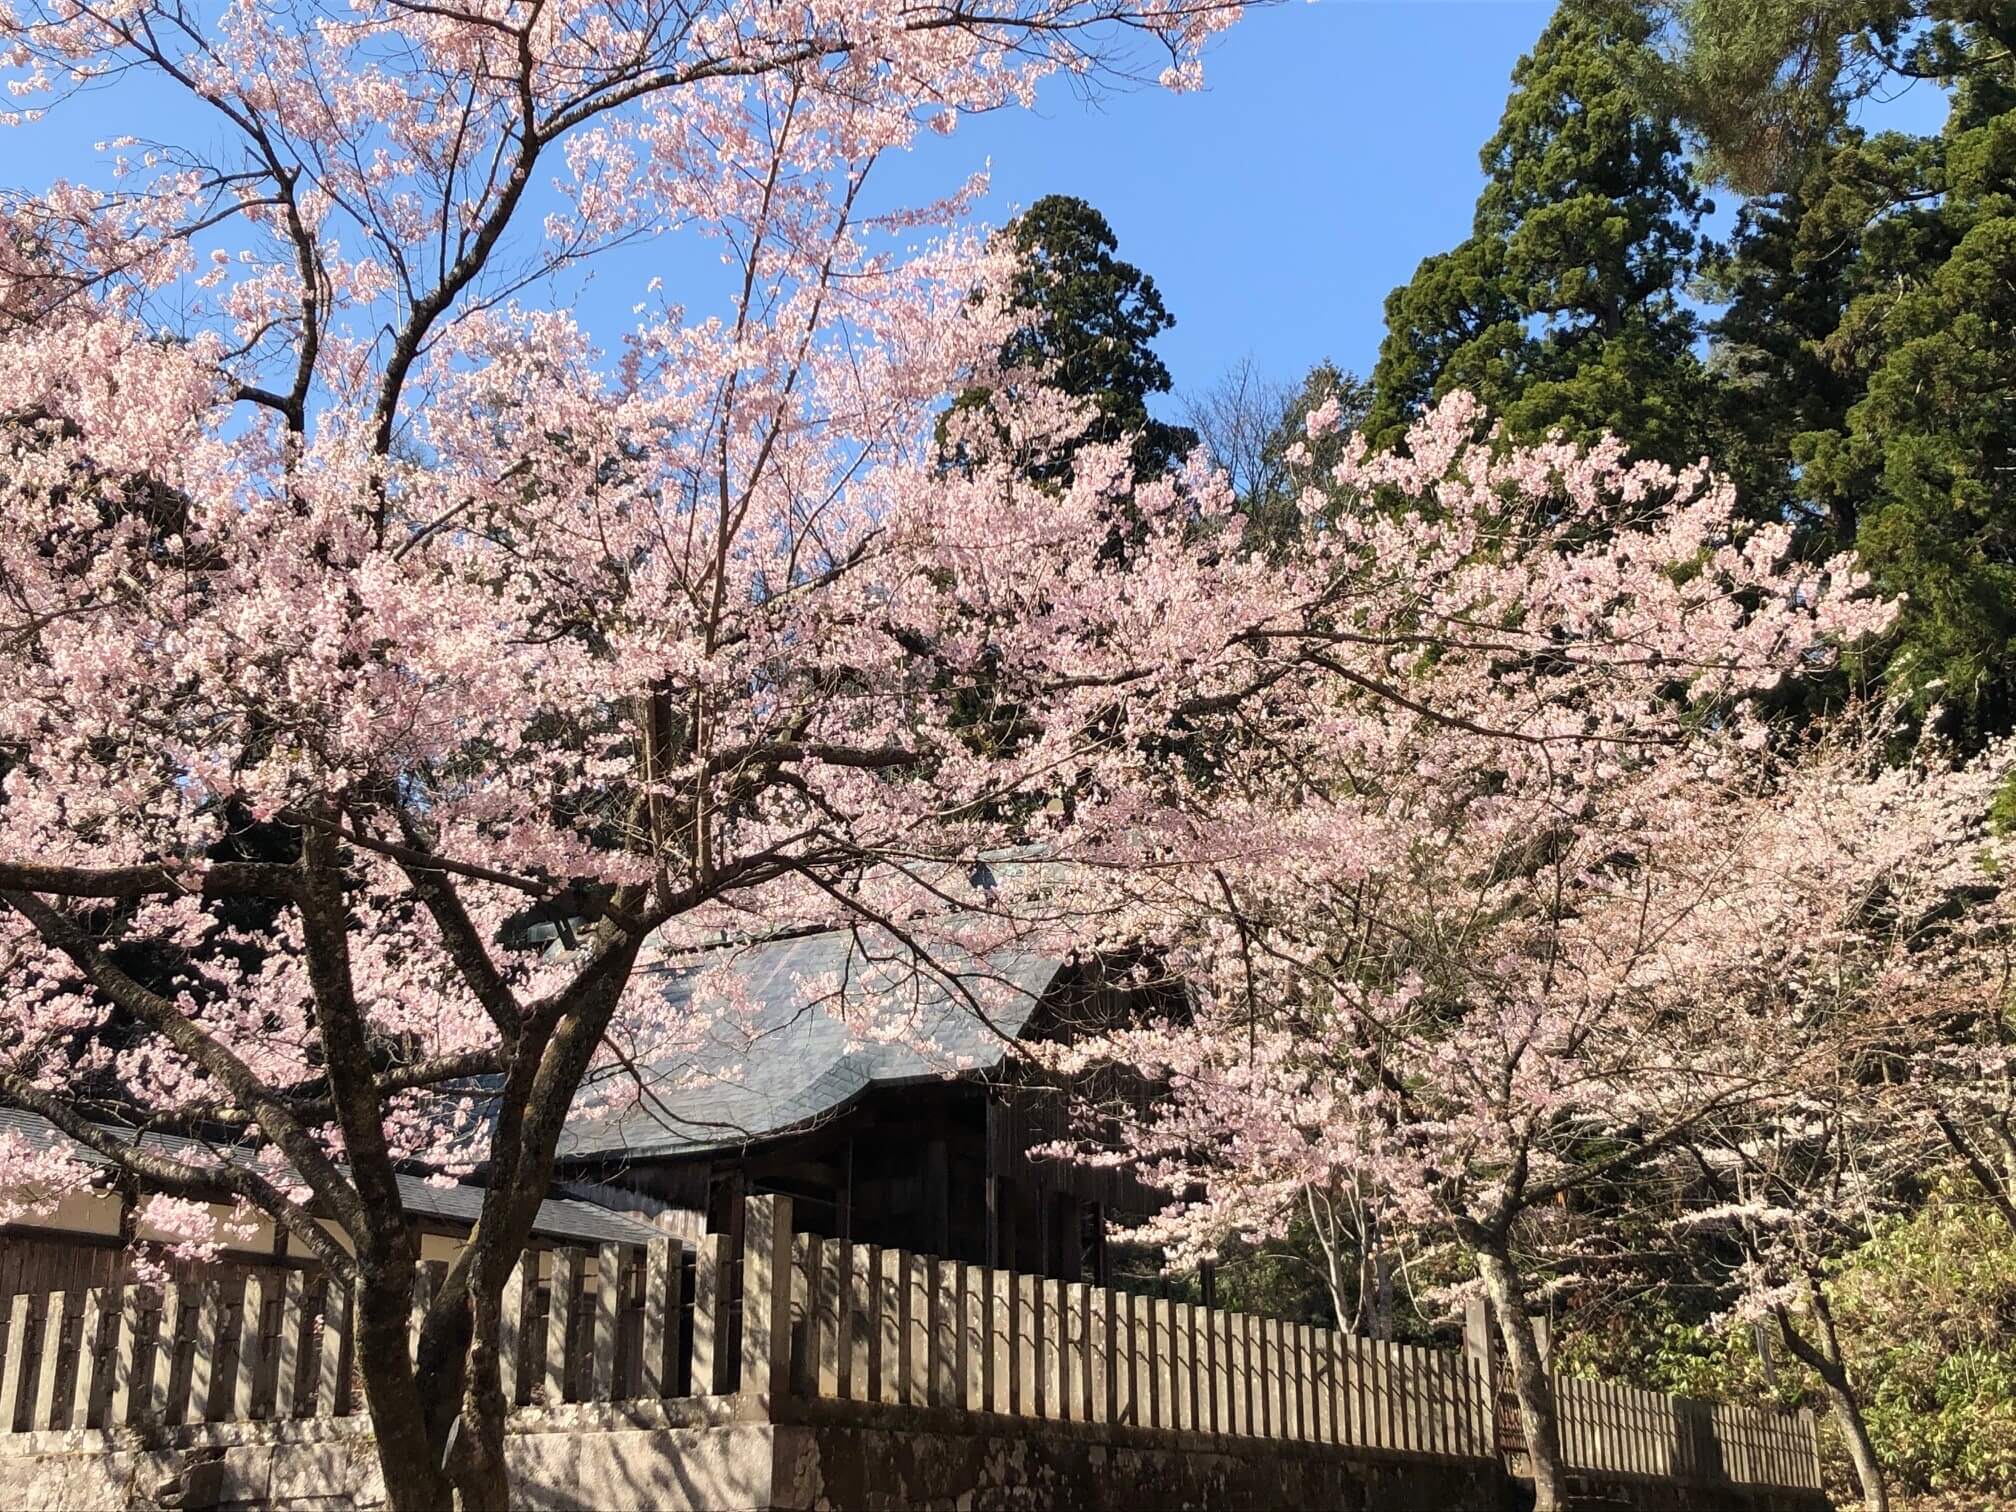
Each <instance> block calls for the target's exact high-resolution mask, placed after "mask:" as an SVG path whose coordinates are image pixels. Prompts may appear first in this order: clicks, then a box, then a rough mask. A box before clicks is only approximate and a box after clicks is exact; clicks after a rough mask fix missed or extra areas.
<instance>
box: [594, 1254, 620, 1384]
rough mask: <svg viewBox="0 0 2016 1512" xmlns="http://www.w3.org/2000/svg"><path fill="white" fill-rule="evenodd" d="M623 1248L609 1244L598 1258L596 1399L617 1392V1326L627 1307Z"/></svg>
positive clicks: (596, 1262) (596, 1286)
mask: <svg viewBox="0 0 2016 1512" xmlns="http://www.w3.org/2000/svg"><path fill="white" fill-rule="evenodd" d="M623 1281H624V1275H623V1250H622V1248H621V1246H619V1245H614V1244H605V1245H603V1246H602V1248H601V1250H600V1252H599V1253H598V1254H597V1255H596V1257H595V1370H594V1377H595V1380H594V1388H593V1389H594V1400H596V1401H598V1402H607V1401H611V1400H613V1399H614V1398H615V1395H616V1329H617V1325H618V1324H619V1323H620V1322H621V1319H622V1308H623Z"/></svg>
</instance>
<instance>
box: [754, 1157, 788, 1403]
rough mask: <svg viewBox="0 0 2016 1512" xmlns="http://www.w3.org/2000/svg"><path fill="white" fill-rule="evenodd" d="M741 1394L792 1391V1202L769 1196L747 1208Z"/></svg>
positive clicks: (779, 1393)
mask: <svg viewBox="0 0 2016 1512" xmlns="http://www.w3.org/2000/svg"><path fill="white" fill-rule="evenodd" d="M742 1211H743V1216H742V1223H743V1229H742V1390H743V1391H745V1392H760V1393H763V1394H766V1395H769V1396H773V1397H776V1396H785V1395H787V1394H788V1393H789V1392H790V1389H791V1380H790V1376H791V1199H790V1198H789V1197H782V1196H776V1195H772V1194H765V1195H764V1196H761V1197H751V1198H750V1199H749V1200H748V1201H747V1202H745V1203H744V1204H743V1209H742Z"/></svg>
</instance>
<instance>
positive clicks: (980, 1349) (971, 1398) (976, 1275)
mask: <svg viewBox="0 0 2016 1512" xmlns="http://www.w3.org/2000/svg"><path fill="white" fill-rule="evenodd" d="M992 1354H993V1352H992V1350H990V1349H989V1347H988V1342H987V1271H986V1268H985V1267H984V1266H979V1265H971V1264H963V1265H961V1266H960V1267H959V1395H960V1404H961V1405H962V1406H964V1407H965V1409H966V1410H967V1411H968V1412H985V1411H986V1410H987V1372H988V1367H989V1365H990V1364H991V1363H992Z"/></svg>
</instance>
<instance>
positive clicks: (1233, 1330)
mask: <svg viewBox="0 0 2016 1512" xmlns="http://www.w3.org/2000/svg"><path fill="white" fill-rule="evenodd" d="M1226 1363H1228V1365H1230V1367H1232V1371H1230V1373H1232V1411H1230V1413H1228V1421H1230V1423H1232V1429H1230V1431H1234V1433H1240V1435H1242V1437H1252V1431H1254V1383H1252V1357H1250V1353H1248V1337H1246V1314H1244V1312H1230V1314H1226Z"/></svg>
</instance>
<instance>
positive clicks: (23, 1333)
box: [0, 1292, 35, 1433]
mask: <svg viewBox="0 0 2016 1512" xmlns="http://www.w3.org/2000/svg"><path fill="white" fill-rule="evenodd" d="M34 1306H35V1299H34V1298H33V1297H31V1296H30V1295H28V1293H27V1292H16V1293H15V1294H14V1297H13V1300H12V1301H10V1302H9V1303H8V1304H7V1356H6V1359H5V1361H4V1363H0V1433H12V1432H13V1431H14V1415H15V1413H16V1412H17V1411H18V1410H19V1409H20V1406H21V1402H22V1399H23V1398H24V1397H26V1396H27V1394H28V1370H29V1361H30V1359H31V1358H32V1357H31V1356H30V1355H29V1353H28V1329H29V1323H30V1317H31V1313H32V1310H33V1308H34Z"/></svg>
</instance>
